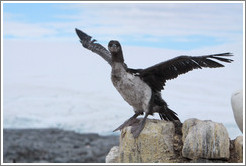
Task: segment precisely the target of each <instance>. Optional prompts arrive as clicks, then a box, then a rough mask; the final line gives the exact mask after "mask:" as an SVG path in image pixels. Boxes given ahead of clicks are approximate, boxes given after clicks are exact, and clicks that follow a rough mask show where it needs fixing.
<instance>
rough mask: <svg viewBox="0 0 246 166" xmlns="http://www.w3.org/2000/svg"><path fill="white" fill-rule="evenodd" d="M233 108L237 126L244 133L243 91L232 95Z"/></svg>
mask: <svg viewBox="0 0 246 166" xmlns="http://www.w3.org/2000/svg"><path fill="white" fill-rule="evenodd" d="M231 106H232V110H233V115H234V119H235V121H236V123H237V126H238V127H239V129H240V130H241V132H243V90H239V91H236V92H234V93H233V94H232V96H231Z"/></svg>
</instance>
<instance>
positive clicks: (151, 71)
mask: <svg viewBox="0 0 246 166" xmlns="http://www.w3.org/2000/svg"><path fill="white" fill-rule="evenodd" d="M76 33H77V35H78V36H79V38H80V42H81V43H82V45H83V47H85V48H87V49H89V50H91V51H92V52H94V53H96V54H98V55H99V56H101V57H102V58H103V59H105V60H106V61H107V62H108V63H109V64H110V65H111V66H112V65H114V63H116V62H117V63H122V66H123V68H124V69H125V71H126V72H128V73H130V74H132V75H134V76H136V77H139V78H140V79H141V80H142V81H143V82H145V83H146V84H147V85H148V86H149V87H150V88H151V91H152V93H151V99H150V101H149V103H148V104H149V108H148V110H147V111H145V110H144V111H142V112H141V111H140V112H138V111H137V112H135V114H134V115H133V116H132V117H131V118H130V119H128V120H127V121H126V122H125V123H123V124H122V125H121V126H119V127H118V128H117V129H116V130H119V129H122V128H124V127H125V126H128V125H131V124H133V123H134V120H135V119H136V118H137V116H138V115H140V114H143V112H145V116H144V119H143V120H142V123H140V127H138V128H136V127H135V128H134V126H133V127H132V133H133V135H134V137H135V138H136V137H138V135H139V134H140V132H141V130H142V129H143V127H144V124H145V120H146V118H147V116H148V115H153V113H155V112H157V113H159V116H160V118H161V119H164V120H169V121H180V120H179V118H178V117H177V114H176V113H175V112H174V111H172V110H171V109H169V108H168V105H167V103H166V102H165V101H164V100H163V99H162V97H161V93H160V92H161V90H163V87H164V86H165V83H166V81H167V80H171V79H174V78H177V77H178V76H179V75H181V74H184V73H187V72H189V71H192V70H193V69H202V68H218V67H224V65H222V64H221V63H219V62H217V61H221V62H225V63H230V62H232V61H233V60H231V59H228V57H230V56H232V54H231V53H221V54H212V55H204V56H178V57H175V58H173V59H170V60H167V61H165V62H161V63H159V64H156V65H154V66H151V67H148V68H146V69H131V68H128V67H127V65H126V64H125V63H124V58H123V53H122V49H121V46H120V43H119V42H118V41H110V42H109V45H108V47H109V50H110V51H108V50H107V49H106V48H104V47H103V46H102V45H100V44H99V43H95V41H96V40H94V39H93V40H91V39H92V37H91V36H89V35H87V34H86V33H84V32H82V31H80V30H78V29H76ZM112 46H114V48H113V49H111V48H112ZM112 50H113V51H112ZM114 50H116V51H114ZM112 67H113V66H112ZM134 109H135V108H134Z"/></svg>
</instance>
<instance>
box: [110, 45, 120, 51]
mask: <svg viewBox="0 0 246 166" xmlns="http://www.w3.org/2000/svg"><path fill="white" fill-rule="evenodd" d="M109 49H110V51H111V52H117V51H118V48H117V46H116V44H113V45H112V46H111V47H110V48H109Z"/></svg>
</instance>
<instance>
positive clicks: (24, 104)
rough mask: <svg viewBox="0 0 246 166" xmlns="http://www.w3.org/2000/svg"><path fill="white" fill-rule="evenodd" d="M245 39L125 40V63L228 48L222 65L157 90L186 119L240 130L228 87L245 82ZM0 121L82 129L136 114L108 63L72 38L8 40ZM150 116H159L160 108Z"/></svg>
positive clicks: (105, 126) (108, 125) (106, 127)
mask: <svg viewBox="0 0 246 166" xmlns="http://www.w3.org/2000/svg"><path fill="white" fill-rule="evenodd" d="M242 48H243V46H242V44H234V45H233V44H230V45H226V44H225V45H222V46H216V47H213V48H212V47H210V48H203V49H198V50H191V51H176V50H167V49H160V48H147V47H131V46H123V50H124V52H123V53H124V55H125V61H126V63H127V64H128V66H129V67H132V68H144V67H149V66H151V65H154V64H156V63H159V62H161V61H165V60H168V59H170V58H173V57H176V56H179V55H193V56H198V55H206V54H214V53H221V52H232V53H233V54H234V56H233V57H232V59H234V62H233V63H231V64H225V67H224V68H220V69H202V70H200V69H199V70H194V71H192V72H189V73H187V74H184V75H181V76H179V77H178V78H176V79H174V80H170V81H167V83H166V86H165V87H164V88H165V90H164V91H162V97H163V98H164V100H165V101H166V102H167V103H168V105H169V107H170V108H171V109H172V110H174V111H175V112H177V113H178V115H179V118H180V119H181V121H182V122H183V121H184V120H186V119H189V118H198V119H201V120H213V121H216V122H219V123H223V124H224V125H225V127H226V128H227V129H228V132H229V135H230V137H231V138H235V137H236V136H238V135H241V134H242V133H241V132H240V130H239V129H238V127H237V125H236V122H235V120H234V116H233V112H232V108H231V103H230V100H231V94H232V93H233V92H234V91H236V90H238V89H242V88H243V52H242ZM3 49H4V50H3V127H4V128H48V127H58V128H62V129H69V130H74V131H76V132H80V133H88V132H96V133H99V134H103V135H108V134H119V132H116V133H113V132H112V131H113V130H114V129H115V128H116V127H118V126H119V125H120V124H122V123H123V122H124V121H125V120H126V119H128V118H129V117H130V116H132V115H133V110H132V108H131V107H130V106H129V105H128V104H127V103H126V102H125V101H124V100H123V98H122V97H121V96H120V94H119V93H118V92H117V90H116V89H115V88H114V87H113V85H112V83H111V80H110V72H111V69H110V66H109V65H108V64H107V63H106V62H105V61H104V60H103V59H102V58H101V57H99V56H98V55H96V54H94V53H92V52H90V51H88V50H86V49H84V48H83V47H82V46H81V44H80V43H79V42H78V41H77V40H76V41H74V42H71V41H70V42H42V41H32V42H30V41H18V40H5V41H4V43H3ZM154 118H159V116H158V115H156V116H154Z"/></svg>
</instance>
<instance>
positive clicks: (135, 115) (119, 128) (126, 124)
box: [113, 111, 141, 132]
mask: <svg viewBox="0 0 246 166" xmlns="http://www.w3.org/2000/svg"><path fill="white" fill-rule="evenodd" d="M140 114H141V113H140V112H139V111H137V112H135V114H134V115H133V116H132V117H131V118H129V119H128V120H126V121H125V122H124V123H123V124H122V125H120V126H119V127H118V128H116V129H115V130H114V131H113V132H115V131H117V130H121V129H123V128H124V127H126V126H130V125H131V124H133V123H134V122H135V120H136V118H137V117H138V115H140Z"/></svg>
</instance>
